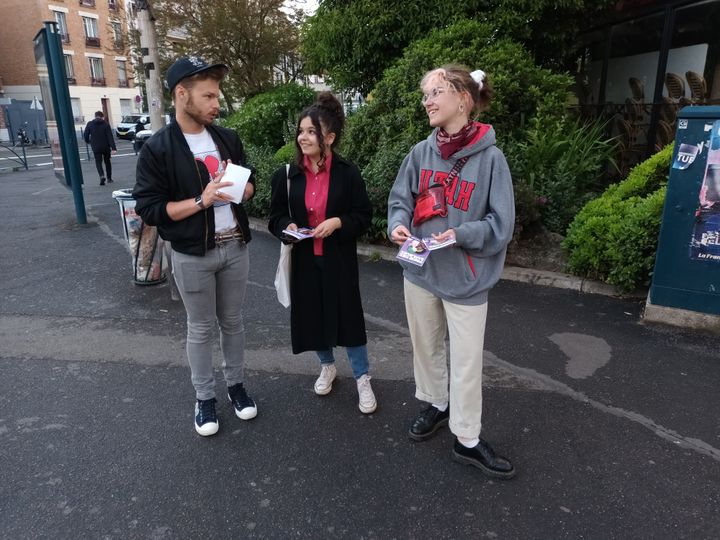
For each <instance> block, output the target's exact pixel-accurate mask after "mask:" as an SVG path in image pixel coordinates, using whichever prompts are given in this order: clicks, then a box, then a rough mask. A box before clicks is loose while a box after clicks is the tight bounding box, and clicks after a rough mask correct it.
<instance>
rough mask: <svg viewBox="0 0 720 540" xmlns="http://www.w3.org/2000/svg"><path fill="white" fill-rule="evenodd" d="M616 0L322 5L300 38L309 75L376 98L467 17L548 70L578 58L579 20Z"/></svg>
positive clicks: (385, 0) (363, 0)
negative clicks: (415, 46) (400, 67)
mask: <svg viewBox="0 0 720 540" xmlns="http://www.w3.org/2000/svg"><path fill="white" fill-rule="evenodd" d="M612 3H613V2H612V0H593V1H591V0H458V1H457V2H427V1H423V0H356V1H347V0H324V1H322V2H321V3H320V6H319V8H318V10H317V12H316V13H315V15H314V16H312V17H309V18H308V19H307V20H306V21H305V23H304V25H303V29H302V32H301V50H302V53H303V55H304V58H305V61H306V68H307V71H308V72H314V73H327V74H328V76H329V78H330V81H331V83H332V84H333V86H335V87H336V88H338V89H343V90H359V91H361V92H362V93H364V94H367V93H368V92H370V90H371V89H372V88H373V87H374V86H375V84H376V83H377V82H378V81H379V80H380V78H381V76H382V73H383V71H384V70H385V69H387V68H388V67H390V66H391V65H392V63H393V62H394V61H395V60H396V59H397V58H399V57H400V56H401V55H402V53H403V51H404V50H405V48H406V47H407V46H408V45H410V43H412V42H413V41H415V40H418V39H422V38H424V37H426V36H427V35H428V33H429V32H430V31H431V30H433V29H442V28H446V27H448V26H450V25H451V24H452V23H454V22H455V21H457V20H459V19H462V18H470V19H473V20H476V21H479V22H485V23H487V24H489V25H490V26H491V27H492V28H493V31H494V35H495V37H496V38H503V37H505V38H510V39H513V40H515V41H517V42H519V43H521V44H523V45H524V46H525V47H526V49H528V50H529V51H530V52H531V53H532V54H533V58H534V60H535V61H536V62H537V63H539V64H540V65H542V66H546V67H552V68H560V69H566V68H568V67H569V65H570V64H571V63H572V61H573V60H574V59H575V52H576V48H577V35H578V32H580V31H581V30H582V28H583V25H582V24H578V21H591V20H593V15H596V14H598V13H601V12H602V11H604V10H606V9H607V8H608V6H610V5H612Z"/></svg>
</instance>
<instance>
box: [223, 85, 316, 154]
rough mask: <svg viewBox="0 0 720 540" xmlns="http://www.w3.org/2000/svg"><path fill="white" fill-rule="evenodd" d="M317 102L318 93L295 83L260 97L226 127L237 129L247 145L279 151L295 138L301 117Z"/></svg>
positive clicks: (250, 102) (246, 106) (253, 98)
mask: <svg viewBox="0 0 720 540" xmlns="http://www.w3.org/2000/svg"><path fill="white" fill-rule="evenodd" d="M314 100H315V92H313V91H312V90H311V89H310V88H306V87H304V86H300V85H298V84H295V83H289V84H284V85H282V86H278V87H277V88H273V89H272V90H270V91H268V92H264V93H262V94H258V95H257V96H254V97H252V98H250V99H248V100H247V101H246V102H245V103H243V105H242V107H240V109H239V110H238V111H237V112H236V113H234V114H233V115H232V116H230V117H228V118H227V119H226V120H225V121H224V122H223V124H224V125H225V126H226V127H229V128H231V129H234V130H236V131H237V132H238V134H239V135H240V139H242V141H243V143H245V144H252V145H254V146H261V147H263V146H264V147H270V148H272V149H273V150H277V149H278V148H280V147H281V146H283V145H284V144H285V143H286V142H287V138H288V135H290V136H291V138H292V137H294V136H295V135H294V134H295V130H294V127H293V126H294V123H295V122H296V119H297V115H298V114H299V113H300V111H302V110H303V109H304V108H305V107H307V106H308V105H310V104H312V103H313V101H314Z"/></svg>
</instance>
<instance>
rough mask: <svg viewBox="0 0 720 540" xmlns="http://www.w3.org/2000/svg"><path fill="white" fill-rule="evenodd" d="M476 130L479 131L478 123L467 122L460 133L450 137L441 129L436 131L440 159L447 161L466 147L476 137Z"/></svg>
mask: <svg viewBox="0 0 720 540" xmlns="http://www.w3.org/2000/svg"><path fill="white" fill-rule="evenodd" d="M478 129H480V124H479V123H478V122H468V123H467V124H465V126H464V127H463V128H462V129H461V130H460V131H458V132H457V133H453V134H452V135H448V132H447V131H445V130H444V129H443V128H440V129H438V132H437V136H436V137H437V144H438V148H439V149H440V155H441V156H442V158H443V159H448V158H449V157H450V156H452V155H453V154H454V153H455V152H457V151H458V150H460V149H461V148H464V147H465V146H467V145H468V144H469V143H470V142H471V141H472V140H473V139H474V138H475V136H476V135H477V133H478Z"/></svg>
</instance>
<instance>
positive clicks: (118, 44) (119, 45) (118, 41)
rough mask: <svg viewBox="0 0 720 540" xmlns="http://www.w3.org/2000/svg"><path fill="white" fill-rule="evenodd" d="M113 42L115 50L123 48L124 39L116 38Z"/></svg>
mask: <svg viewBox="0 0 720 540" xmlns="http://www.w3.org/2000/svg"><path fill="white" fill-rule="evenodd" d="M114 44H115V50H116V51H122V50H123V49H125V41H124V40H122V39H116V40H115V41H114Z"/></svg>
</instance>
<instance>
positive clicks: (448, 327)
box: [388, 65, 515, 478]
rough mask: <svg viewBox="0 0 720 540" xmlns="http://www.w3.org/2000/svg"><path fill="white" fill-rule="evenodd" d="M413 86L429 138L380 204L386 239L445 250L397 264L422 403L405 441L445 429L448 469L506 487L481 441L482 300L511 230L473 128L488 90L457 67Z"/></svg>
mask: <svg viewBox="0 0 720 540" xmlns="http://www.w3.org/2000/svg"><path fill="white" fill-rule="evenodd" d="M420 86H421V89H422V92H423V96H422V104H423V105H424V107H425V112H426V113H427V115H428V119H429V122H430V126H432V127H433V128H434V130H433V131H432V133H431V134H430V136H429V137H428V138H427V139H426V140H424V141H422V142H420V143H418V144H417V145H415V147H414V148H413V149H412V150H411V151H410V153H409V154H408V155H407V156H406V157H405V160H404V161H403V163H402V165H401V167H400V171H399V172H398V175H397V178H396V179H395V184H394V185H393V187H392V190H391V192H390V197H389V200H388V235H389V236H390V238H391V239H392V241H393V242H395V243H397V244H398V245H403V244H404V243H405V242H406V240H408V239H410V238H411V237H414V238H418V239H422V238H428V237H431V238H433V239H434V240H436V241H438V242H446V241H448V242H454V243H453V244H451V245H450V246H449V247H444V248H441V249H436V250H433V251H431V252H430V253H429V255H428V257H427V259H426V260H425V263H424V264H423V265H422V266H417V265H415V264H411V263H409V262H405V261H402V260H401V262H400V264H401V265H402V266H403V269H404V278H405V279H404V288H405V309H406V313H407V318H408V326H409V328H410V338H411V341H412V345H413V365H414V371H415V385H416V391H415V397H417V398H418V399H419V400H421V401H424V402H426V403H427V407H426V408H424V409H423V410H422V411H421V412H420V414H418V415H417V417H416V418H415V419H414V420H413V422H412V424H411V426H410V432H409V435H410V438H411V439H413V440H415V441H424V440H427V439H429V438H430V437H432V436H433V435H434V434H435V432H436V431H437V430H438V429H439V428H441V427H442V426H445V425H448V423H449V426H450V431H452V433H453V434H454V435H455V439H454V444H453V450H452V456H453V459H455V460H456V461H458V462H460V463H465V464H468V465H473V466H476V467H478V468H479V469H480V470H481V471H483V472H484V473H485V474H487V475H488V476H491V477H495V478H511V477H512V476H514V474H515V469H514V468H513V466H512V464H511V463H510V462H509V461H508V460H507V459H505V458H503V457H500V456H499V455H497V454H495V452H494V451H493V449H492V448H491V447H490V445H489V444H488V443H487V442H486V441H485V440H483V439H481V438H480V431H481V416H482V368H483V341H484V335H485V322H486V318H487V309H488V304H487V297H488V291H489V290H490V289H491V288H492V287H493V286H494V285H495V283H497V281H498V279H499V278H500V274H501V272H502V268H503V263H504V261H505V250H506V246H507V244H508V242H509V241H510V239H511V237H512V233H513V227H514V222H515V205H514V200H513V188H512V181H511V178H510V171H509V169H508V166H507V163H506V161H505V157H504V156H503V154H502V152H501V151H500V150H499V149H498V148H497V147H496V146H495V131H494V130H493V128H492V126H490V125H487V124H481V123H479V122H475V121H473V120H472V118H473V117H474V116H475V115H476V114H477V113H479V112H481V111H484V110H486V109H487V108H488V107H489V105H490V101H491V98H492V89H491V87H490V84H489V82H488V80H487V78H486V76H485V74H484V73H483V72H482V71H476V72H473V73H472V74H471V73H469V72H468V70H467V69H465V68H463V67H461V66H456V65H449V66H444V67H441V68H438V69H434V70H432V71H430V72H428V73H427V74H426V75H425V76H424V77H423V79H422V82H421V85H420ZM416 201H417V204H416ZM427 201H430V203H429V204H427V205H425V204H421V203H422V202H427ZM411 241H414V240H411ZM448 332H449V338H450V372H449V374H448V368H447V357H446V352H445V338H446V336H447V334H448Z"/></svg>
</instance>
